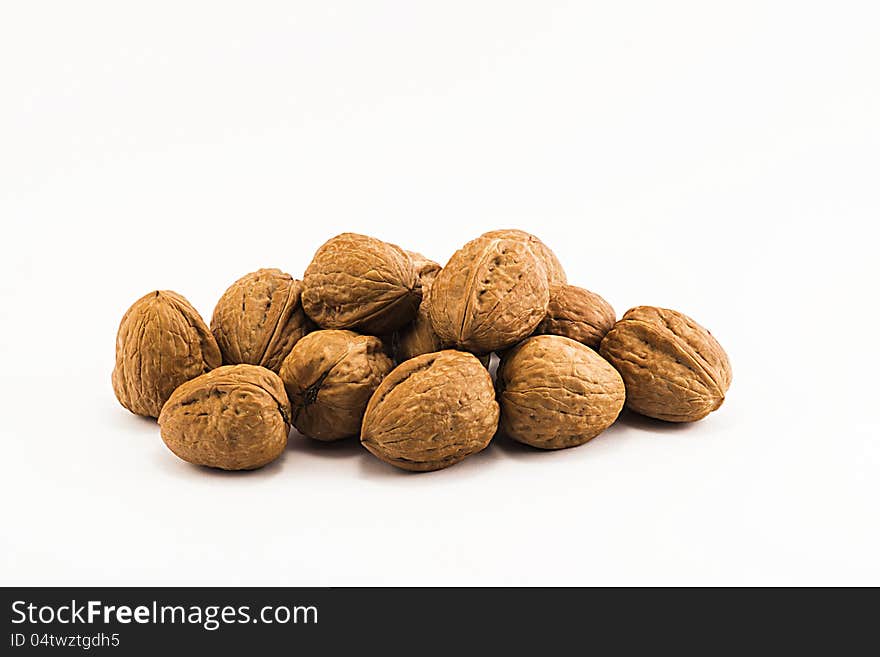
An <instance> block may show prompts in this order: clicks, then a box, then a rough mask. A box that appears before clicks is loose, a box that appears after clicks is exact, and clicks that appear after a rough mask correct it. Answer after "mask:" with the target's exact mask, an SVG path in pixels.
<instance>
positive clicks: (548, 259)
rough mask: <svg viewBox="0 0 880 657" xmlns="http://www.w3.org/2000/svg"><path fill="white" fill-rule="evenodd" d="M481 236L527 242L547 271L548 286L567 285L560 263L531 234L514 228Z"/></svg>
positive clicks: (491, 231) (492, 231)
mask: <svg viewBox="0 0 880 657" xmlns="http://www.w3.org/2000/svg"><path fill="white" fill-rule="evenodd" d="M482 236H483V237H509V238H512V239H518V240H522V241H524V242H527V243H528V245H529V246H530V247H532V251H533V252H534V253H535V255H536V256H537V257H538V260H539V261H540V262H541V263H542V264H543V265H544V269H546V270H547V280H548V281H549V282H550V285H565V284H566V283H568V278H567V277H566V275H565V270H564V269H563V268H562V263H561V262H559V258H557V257H556V254H555V253H553V251H551V250H550V247H548V246H547V245H546V244H544V242H542V241H541V240H539V239H538V238H537V237H535V236H534V235H532V234H531V233H527V232H526V231H524V230H517V229H515V228H505V229H502V230H490V231H489V232H488V233H484V234H483V235H482Z"/></svg>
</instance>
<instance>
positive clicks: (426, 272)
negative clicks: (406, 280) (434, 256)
mask: <svg viewBox="0 0 880 657" xmlns="http://www.w3.org/2000/svg"><path fill="white" fill-rule="evenodd" d="M406 254H407V255H408V256H409V258H410V260H411V261H412V264H413V269H415V272H416V277H417V278H418V284H419V285H421V284H422V283H424V282H425V281H432V280H434V277H435V276H436V275H437V272H439V271H440V269H441V267H440V264H439V263H437V262H434V261H433V260H430V259H429V258H426V257H425V256H423V255H422V254H421V253H418V252H416V251H407V252H406Z"/></svg>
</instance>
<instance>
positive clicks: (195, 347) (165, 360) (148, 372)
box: [111, 290, 221, 417]
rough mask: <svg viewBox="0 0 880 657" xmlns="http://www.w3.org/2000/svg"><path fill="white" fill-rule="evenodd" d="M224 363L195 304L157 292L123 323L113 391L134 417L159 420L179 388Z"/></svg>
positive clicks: (147, 296) (136, 304)
mask: <svg viewBox="0 0 880 657" xmlns="http://www.w3.org/2000/svg"><path fill="white" fill-rule="evenodd" d="M220 362H221V357H220V349H219V348H218V347H217V343H216V342H215V340H214V336H213V335H211V332H210V331H209V330H208V327H207V326H206V325H205V322H204V321H202V318H201V317H200V316H199V313H198V312H196V309H195V308H193V307H192V305H190V303H189V301H187V300H186V299H184V298H183V297H182V296H181V295H179V294H177V293H176V292H171V291H169V290H162V291H158V290H157V291H155V292H150V293H149V294H145V295H144V296H142V297H141V298H140V299H138V300H137V301H135V302H134V304H132V306H131V308H129V309H128V310H127V311H126V313H125V315H124V316H123V317H122V321H121V322H120V323H119V331H118V332H117V334H116V365H115V367H114V368H113V375H112V377H111V378H112V382H113V392H114V393H115V394H116V398H117V399H118V400H119V402H120V403H121V404H122V405H123V406H125V408H127V409H128V410H130V411H131V412H132V413H135V414H136V415H146V416H148V417H158V416H159V412H160V411H161V410H162V405H163V404H164V403H165V401H166V400H167V399H168V397H170V396H171V393H172V392H174V389H175V388H177V386H179V385H180V384H181V383H184V382H185V381H189V380H190V379H193V378H195V377H197V376H199V375H200V374H204V373H205V372H207V371H208V370H211V369H213V368H215V367H217V366H219V365H220Z"/></svg>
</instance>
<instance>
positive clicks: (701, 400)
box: [599, 306, 731, 422]
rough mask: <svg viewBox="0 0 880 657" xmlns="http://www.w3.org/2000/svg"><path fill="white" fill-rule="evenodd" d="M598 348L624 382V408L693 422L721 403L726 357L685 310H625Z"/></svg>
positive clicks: (727, 380)
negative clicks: (684, 312)
mask: <svg viewBox="0 0 880 657" xmlns="http://www.w3.org/2000/svg"><path fill="white" fill-rule="evenodd" d="M599 352H600V353H601V354H602V356H604V357H605V358H606V359H607V360H608V362H610V363H611V364H612V365H614V367H616V368H617V371H618V372H620V375H621V376H622V377H623V380H624V382H625V383H626V405H627V407H628V408H630V409H632V410H634V411H636V412H637V413H641V414H642V415H647V416H648V417H653V418H656V419H658V420H666V421H667V422H693V421H695V420H699V419H701V418H703V417H705V416H707V415H708V414H709V413H711V412H712V411H714V410H716V409H717V408H718V407H719V406H721V404H722V403H723V402H724V395H725V394H726V393H727V389H728V388H729V387H730V379H731V371H730V361H729V360H728V358H727V354H726V353H724V349H722V348H721V345H720V344H718V341H717V340H716V339H715V338H714V337H712V334H711V333H709V331H707V330H706V329H704V328H703V327H702V326H700V325H699V324H697V323H696V322H695V321H694V320H692V319H691V318H690V317H688V316H687V315H684V314H682V313H680V312H677V311H675V310H668V309H666V308H657V307H654V306H639V307H637V308H633V309H631V310H628V311H627V312H626V314H625V315H624V316H623V318H622V319H621V320H620V321H619V322H617V323H616V324H615V325H614V328H613V329H611V331H609V332H608V335H606V336H605V338H604V339H603V340H602V345H601V347H600V349H599Z"/></svg>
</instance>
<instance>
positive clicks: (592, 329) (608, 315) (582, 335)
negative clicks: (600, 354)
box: [535, 285, 617, 349]
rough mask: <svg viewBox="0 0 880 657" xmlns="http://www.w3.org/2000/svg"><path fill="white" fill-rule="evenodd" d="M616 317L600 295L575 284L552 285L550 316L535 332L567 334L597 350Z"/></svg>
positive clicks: (548, 313) (612, 309)
mask: <svg viewBox="0 0 880 657" xmlns="http://www.w3.org/2000/svg"><path fill="white" fill-rule="evenodd" d="M616 318H617V317H616V315H615V314H614V308H612V307H611V304H609V303H608V302H607V301H605V299H603V298H602V297H600V296H599V295H598V294H594V293H593V292H590V291H589V290H585V289H583V288H582V287H575V286H574V285H551V286H550V303H549V304H548V306H547V316H546V317H545V318H544V319H543V321H542V322H541V323H540V324H539V325H538V329H537V330H536V331H535V333H537V334H547V335H564V336H565V337H567V338H571V339H572V340H575V341H577V342H580V343H581V344H584V345H586V346H588V347H590V348H592V349H598V348H599V343H600V342H602V338H604V337H605V334H606V333H608V331H610V330H611V327H612V326H614V320H615V319H616Z"/></svg>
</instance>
